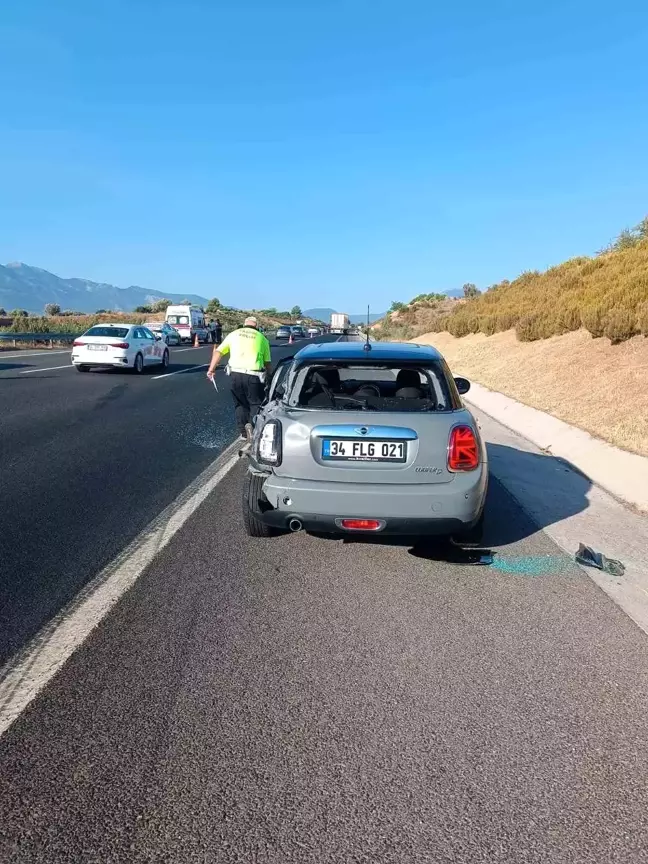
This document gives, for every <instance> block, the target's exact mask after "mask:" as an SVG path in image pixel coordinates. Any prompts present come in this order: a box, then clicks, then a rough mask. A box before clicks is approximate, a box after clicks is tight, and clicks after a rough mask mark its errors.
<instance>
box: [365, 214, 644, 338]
mask: <svg viewBox="0 0 648 864" xmlns="http://www.w3.org/2000/svg"><path fill="white" fill-rule="evenodd" d="M465 287H466V288H470V289H471V292H470V293H474V295H475V296H472V297H469V298H467V299H466V300H464V301H447V302H445V303H444V302H443V301H436V302H431V303H426V304H421V303H416V302H412V303H410V304H408V305H407V306H403V304H395V306H397V307H399V309H398V311H397V312H393V313H391V314H390V315H388V316H387V318H386V319H384V320H383V322H381V323H382V326H381V327H380V328H378V329H377V331H376V335H378V336H379V338H380V336H381V335H382V334H384V335H385V338H411V337H413V336H417V335H421V334H422V333H425V332H442V331H448V332H449V333H451V334H452V335H453V336H457V337H461V336H467V335H468V334H469V333H483V334H484V335H486V336H492V335H493V334H495V333H500V332H504V331H506V330H510V329H511V328H514V329H515V333H516V335H517V338H518V339H519V340H520V341H523V342H533V341H537V340H540V339H548V338H549V337H551V336H560V335H561V334H563V333H571V332H575V331H577V330H579V329H581V328H584V329H585V330H587V331H588V332H589V333H591V335H592V336H593V337H595V338H599V337H606V338H607V339H608V340H610V341H611V342H613V343H615V344H616V343H620V342H623V341H625V340H627V339H632V337H633V336H636V335H638V334H643V335H644V336H647V335H648V217H647V218H646V219H644V220H643V222H641V223H640V224H639V225H637V226H636V227H635V228H633V229H631V230H626V231H623V232H622V233H621V234H620V235H619V237H618V238H617V239H616V241H614V242H613V243H612V244H610V246H609V247H607V248H606V249H604V250H603V251H602V252H600V253H599V254H598V255H596V256H594V257H591V258H588V257H581V258H572V259H571V260H569V261H565V262H564V263H563V264H559V265H557V266H555V267H550V268H549V269H548V270H547V271H546V272H544V273H539V272H537V271H528V272H526V273H522V274H521V275H520V276H518V278H517V279H514V280H513V281H512V282H509V281H507V280H504V281H503V282H500V283H498V284H497V285H492V286H491V287H490V288H488V289H486V291H484V292H483V293H481V294H480V293H479V292H478V291H477V290H476V289H474V286H465Z"/></svg>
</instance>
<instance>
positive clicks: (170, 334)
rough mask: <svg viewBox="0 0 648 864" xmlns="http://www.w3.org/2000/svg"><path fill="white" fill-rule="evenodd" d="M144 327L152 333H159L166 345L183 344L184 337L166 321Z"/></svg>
mask: <svg viewBox="0 0 648 864" xmlns="http://www.w3.org/2000/svg"><path fill="white" fill-rule="evenodd" d="M144 326H145V327H148V329H149V330H150V331H151V333H155V334H158V333H159V334H160V336H161V337H162V341H163V342H164V344H165V345H180V343H181V342H182V337H181V336H180V334H179V333H178V331H177V330H176V329H175V327H172V326H171V325H170V324H167V322H166V321H151V323H150V324H145V325H144Z"/></svg>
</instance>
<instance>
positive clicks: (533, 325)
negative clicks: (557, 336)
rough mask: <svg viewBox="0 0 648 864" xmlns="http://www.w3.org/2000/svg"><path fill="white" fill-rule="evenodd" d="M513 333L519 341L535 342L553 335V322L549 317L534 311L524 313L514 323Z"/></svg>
mask: <svg viewBox="0 0 648 864" xmlns="http://www.w3.org/2000/svg"><path fill="white" fill-rule="evenodd" d="M515 333H516V335H517V338H518V339H519V340H520V342H536V341H537V340H538V339H548V338H549V336H553V335H554V322H553V320H552V319H551V318H549V317H547V316H545V315H542V314H540V313H536V314H533V315H525V316H524V318H521V319H520V320H519V321H518V323H517V324H516V325H515Z"/></svg>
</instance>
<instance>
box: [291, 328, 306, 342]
mask: <svg viewBox="0 0 648 864" xmlns="http://www.w3.org/2000/svg"><path fill="white" fill-rule="evenodd" d="M290 329H291V330H292V334H293V337H294V338H295V339H304V338H305V336H306V331H305V330H304V328H303V327H302V326H301V324H294V325H293V326H292V327H291V328H290Z"/></svg>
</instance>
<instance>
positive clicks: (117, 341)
mask: <svg viewBox="0 0 648 864" xmlns="http://www.w3.org/2000/svg"><path fill="white" fill-rule="evenodd" d="M72 365H73V366H75V367H76V369H77V371H78V372H89V371H90V370H91V369H115V368H117V369H130V370H131V371H132V372H134V373H135V374H140V373H141V372H143V371H144V368H145V367H149V366H160V367H162V368H163V369H166V368H167V367H168V365H169V349H168V348H167V346H166V344H165V343H164V341H163V340H162V337H161V336H156V335H155V334H154V333H152V332H151V330H149V329H148V327H144V326H142V325H141V324H95V326H94V327H91V328H90V329H89V330H86V332H85V333H84V334H83V336H79V338H78V339H75V340H74V342H73V344H72Z"/></svg>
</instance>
